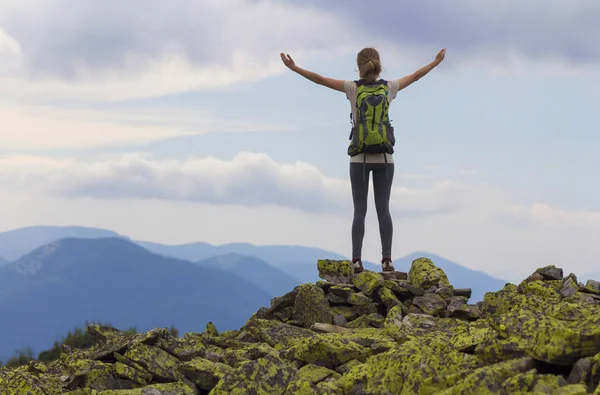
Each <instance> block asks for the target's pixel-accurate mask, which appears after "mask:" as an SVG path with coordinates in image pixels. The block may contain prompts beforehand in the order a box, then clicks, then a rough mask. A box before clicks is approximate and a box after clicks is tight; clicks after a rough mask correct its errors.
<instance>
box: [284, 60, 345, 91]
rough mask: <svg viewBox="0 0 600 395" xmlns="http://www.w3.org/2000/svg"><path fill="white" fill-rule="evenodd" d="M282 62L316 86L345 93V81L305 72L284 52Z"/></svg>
mask: <svg viewBox="0 0 600 395" xmlns="http://www.w3.org/2000/svg"><path fill="white" fill-rule="evenodd" d="M281 60H282V61H283V63H284V64H285V65H286V66H287V67H288V68H289V69H290V70H292V71H295V72H296V73H298V74H300V75H301V76H303V77H304V78H306V79H309V80H311V81H312V82H314V83H316V84H319V85H323V86H326V87H328V88H331V89H333V90H336V91H340V92H344V80H336V79H333V78H327V77H323V76H322V75H319V74H317V73H314V72H312V71H308V70H304V69H303V68H300V67H298V66H296V63H295V62H294V60H293V59H292V57H291V56H290V55H289V54H287V55H286V54H284V53H283V52H282V53H281Z"/></svg>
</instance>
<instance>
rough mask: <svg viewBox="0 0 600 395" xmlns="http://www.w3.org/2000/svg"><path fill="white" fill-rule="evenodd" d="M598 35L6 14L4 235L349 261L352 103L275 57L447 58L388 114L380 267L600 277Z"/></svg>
mask: <svg viewBox="0 0 600 395" xmlns="http://www.w3.org/2000/svg"><path fill="white" fill-rule="evenodd" d="M367 6H368V8H366V7H367ZM373 12H376V13H377V18H370V19H369V20H368V21H367V23H365V21H364V18H365V16H366V15H368V14H369V13H373ZM599 19H600V3H598V2H597V1H593V0H589V1H586V0H581V1H578V2H564V1H559V0H545V1H541V0H530V1H528V2H522V1H513V0H507V1H503V2H493V3H492V2H478V1H475V0H460V1H455V2H451V3H450V2H448V3H443V4H442V3H439V2H433V1H422V2H418V3H416V2H396V1H392V0H382V1H380V2H378V3H377V9H373V7H372V5H370V4H367V3H365V2H363V1H358V0H347V1H344V2H343V3H342V2H339V1H332V0H319V1H316V0H308V1H305V0H303V1H298V0H280V1H262V0H203V1H200V2H199V1H192V0H178V1H174V2H164V1H159V0H145V1H143V2H142V0H132V1H128V2H116V1H115V2H103V3H102V4H100V3H99V2H95V1H90V0H1V1H0V218H2V220H1V221H0V231H6V230H11V229H15V228H19V227H24V226H32V225H82V226H93V227H101V228H106V229H111V230H114V231H116V232H119V233H121V234H125V235H127V236H130V237H132V238H135V239H138V240H148V241H155V242H162V243H168V244H178V243H186V242H192V241H205V242H210V243H215V244H222V243H227V242H250V243H255V244H260V245H264V244H294V245H305V246H316V247H321V248H324V249H327V250H330V251H334V252H337V253H340V254H343V255H349V254H350V251H351V241H350V226H351V221H352V197H351V193H350V183H349V177H348V166H349V164H348V161H349V158H348V156H347V154H346V148H347V144H348V135H349V128H350V118H349V114H350V106H349V102H348V100H347V99H346V97H345V94H344V93H341V92H337V91H333V90H330V89H327V88H325V87H323V86H319V85H316V84H314V83H312V82H310V81H308V80H306V79H304V78H303V77H301V76H300V75H298V74H295V73H293V72H292V71H290V70H288V69H287V68H285V66H284V65H283V64H282V62H281V59H280V56H279V54H280V52H285V53H288V54H290V55H291V56H292V57H293V58H294V60H295V61H296V63H297V64H298V65H299V66H300V67H302V68H305V69H309V70H312V71H315V72H317V73H319V74H321V75H324V76H326V77H331V78H336V79H345V80H353V79H357V78H358V73H357V65H356V54H357V53H358V51H359V50H360V49H362V48H363V47H367V46H372V47H375V48H377V49H378V50H379V52H380V54H381V60H382V64H383V68H384V70H383V73H382V78H386V79H394V78H400V77H402V76H405V75H408V74H411V73H412V72H414V71H415V70H417V69H418V68H420V67H422V66H424V65H426V64H428V63H429V62H431V61H432V60H433V59H434V57H435V55H436V54H437V52H438V51H439V50H440V49H442V48H446V49H447V52H446V58H445V60H444V61H443V62H442V63H441V64H440V65H439V66H438V67H436V68H435V69H434V70H432V71H431V72H430V73H429V74H428V75H427V76H425V77H424V78H422V79H421V80H419V81H417V82H416V83H414V84H413V85H411V86H409V87H408V88H406V89H405V90H402V91H401V92H399V94H398V96H397V97H396V99H395V101H394V102H393V103H392V105H391V109H390V114H391V119H392V123H393V125H394V127H395V130H396V141H397V142H396V147H395V149H396V152H395V154H394V160H395V166H396V171H395V177H394V184H393V191H392V197H391V202H390V205H391V207H392V217H393V220H394V241H393V255H394V258H398V257H401V256H403V255H406V254H408V253H411V252H413V251H427V252H430V253H435V254H438V255H442V256H444V257H446V258H448V259H451V260H454V261H455V262H457V263H460V264H461V265H463V266H466V267H469V268H472V269H476V270H481V271H485V272H487V273H490V274H494V275H497V276H499V277H502V278H504V279H508V280H511V281H512V280H514V281H517V280H519V279H522V278H523V276H526V275H528V274H529V273H530V272H531V271H533V270H535V268H537V267H540V266H545V265H548V264H554V265H557V266H560V267H562V268H564V270H565V271H567V272H574V273H576V274H583V273H588V272H593V271H597V270H598V269H597V268H598V267H599V265H600V203H598V202H599V201H600V200H599V199H598V196H599V195H600V183H598V181H597V180H598V178H599V175H600V170H599V169H600V155H598V152H600V127H599V121H598V118H597V115H596V112H595V110H596V109H597V108H598V105H599V103H600V67H599V65H600V40H599V38H600V24H598V23H597V21H598V20H599ZM380 253H381V244H380V241H379V233H378V226H377V217H376V215H375V207H374V202H373V194H372V189H371V191H370V195H369V207H368V213H367V230H366V235H365V240H364V248H363V258H364V259H369V260H373V261H379V259H380V258H381V256H380Z"/></svg>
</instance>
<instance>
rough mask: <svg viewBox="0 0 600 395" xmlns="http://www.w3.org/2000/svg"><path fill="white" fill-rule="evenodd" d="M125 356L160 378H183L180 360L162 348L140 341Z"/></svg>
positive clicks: (166, 379) (167, 379) (173, 379)
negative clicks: (180, 370)
mask: <svg viewBox="0 0 600 395" xmlns="http://www.w3.org/2000/svg"><path fill="white" fill-rule="evenodd" d="M123 356H124V357H125V358H127V359H130V360H132V361H133V362H135V363H137V364H138V365H140V366H141V367H143V368H144V369H145V370H146V371H147V372H149V373H150V374H151V375H152V376H153V377H156V378H157V379H159V380H164V381H177V380H179V379H181V378H182V375H181V373H180V372H179V364H180V361H179V360H178V359H177V358H175V357H174V356H172V355H171V354H169V353H167V352H166V351H164V350H162V349H160V348H156V347H151V346H147V345H145V344H143V343H140V344H136V345H135V346H133V347H132V348H130V349H129V350H128V351H127V352H126V353H125V354H124V355H123Z"/></svg>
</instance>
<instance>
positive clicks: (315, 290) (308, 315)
mask: <svg viewBox="0 0 600 395" xmlns="http://www.w3.org/2000/svg"><path fill="white" fill-rule="evenodd" d="M294 319H295V320H297V321H299V322H301V323H302V325H303V326H304V327H305V328H310V326H311V325H312V324H314V323H315V322H322V323H325V324H331V323H332V322H333V314H332V313H331V308H330V306H329V302H328V301H327V298H326V297H325V292H324V291H323V289H321V288H320V287H318V286H316V285H313V284H304V285H302V286H300V289H299V291H298V296H296V301H295V303H294Z"/></svg>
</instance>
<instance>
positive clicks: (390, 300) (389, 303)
mask: <svg viewBox="0 0 600 395" xmlns="http://www.w3.org/2000/svg"><path fill="white" fill-rule="evenodd" d="M377 295H378V296H379V299H381V302H382V303H383V304H384V305H385V306H386V307H387V308H388V309H391V308H392V307H394V306H400V307H401V308H403V311H408V309H407V308H406V306H404V305H403V304H402V302H401V301H400V300H398V298H397V297H396V295H394V292H392V291H391V290H390V289H389V288H387V287H380V288H378V289H377Z"/></svg>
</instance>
